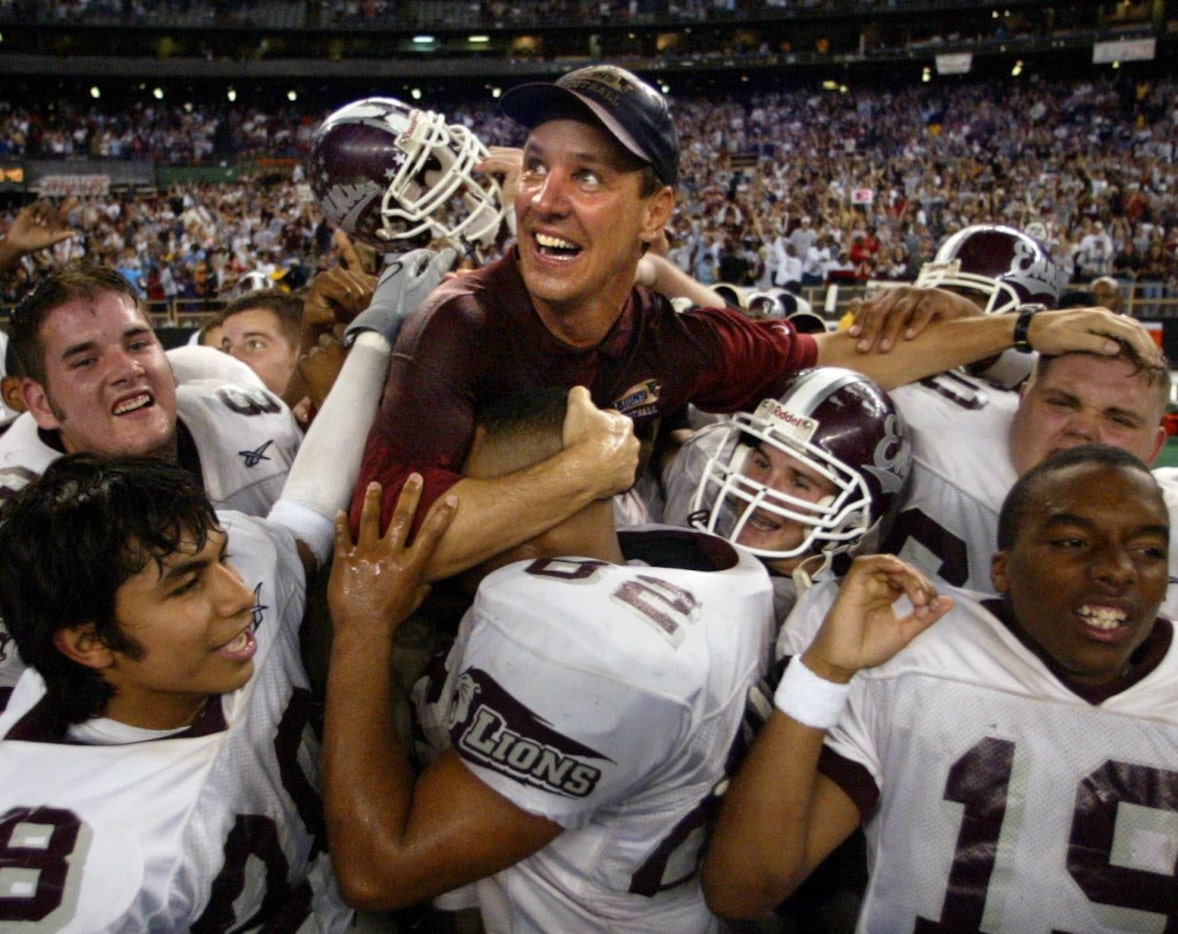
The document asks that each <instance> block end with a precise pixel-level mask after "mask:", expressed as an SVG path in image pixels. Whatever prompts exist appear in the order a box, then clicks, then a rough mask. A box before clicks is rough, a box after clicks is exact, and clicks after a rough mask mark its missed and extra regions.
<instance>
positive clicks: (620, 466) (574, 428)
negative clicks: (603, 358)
mask: <svg viewBox="0 0 1178 934" xmlns="http://www.w3.org/2000/svg"><path fill="white" fill-rule="evenodd" d="M561 440H562V442H563V444H564V447H565V449H566V450H567V449H570V448H574V447H580V448H581V449H582V450H583V451H584V452H585V453H586V454H587V456H588V458H589V461H590V463H591V464H593V465H594V467H593V469H590V470H587V471H586V472H585V479H586V482H588V483H590V484H592V485H594V486H595V487H596V492H597V498H598V499H603V498H605V497H606V496H613V495H614V494H615V493H622V492H624V491H626V490H628V489H630V487H632V486H633V485H634V479H635V476H636V474H637V472H638V459H639V450H640V445H639V443H638V438H637V437H636V436H635V435H634V422H633V421H632V420H631V419H630V418H629V417H628V416H626V415H623V414H622V413H621V412H618V411H617V410H616V409H599V408H598V407H597V406H595V405H594V404H593V400H592V399H591V398H590V396H589V390H588V389H586V388H585V387H584V386H574V387H573V388H572V389H570V390H569V404H568V410H567V412H566V414H565V417H564V427H563V429H562V434H561Z"/></svg>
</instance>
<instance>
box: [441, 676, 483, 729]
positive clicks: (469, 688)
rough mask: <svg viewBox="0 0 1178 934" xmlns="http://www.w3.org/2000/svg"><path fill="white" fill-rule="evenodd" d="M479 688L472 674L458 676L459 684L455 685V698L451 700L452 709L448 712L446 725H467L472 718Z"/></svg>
mask: <svg viewBox="0 0 1178 934" xmlns="http://www.w3.org/2000/svg"><path fill="white" fill-rule="evenodd" d="M478 692H479V686H478V684H477V683H476V682H475V680H474V678H472V677H471V676H470V672H465V673H463V674H461V675H459V676H458V683H457V684H455V685H454V696H453V697H451V698H450V707H449V709H448V710H447V711H446V723H447V724H448V725H450V726H453V725H454V724H455V723H465V722H466V721H467V720H468V719H469V718H470V705H471V704H473V703H474V698H475V695H476V694H478Z"/></svg>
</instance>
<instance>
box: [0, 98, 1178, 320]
mask: <svg viewBox="0 0 1178 934" xmlns="http://www.w3.org/2000/svg"><path fill="white" fill-rule="evenodd" d="M1175 88H1176V85H1175V83H1174V82H1173V81H1170V80H1158V81H1155V82H1152V83H1149V82H1144V81H1141V82H1136V83H1134V82H1121V83H1113V82H1108V83H1098V82H1094V81H1089V80H1080V81H1073V82H1066V83H1065V82H1033V83H1018V82H1004V83H1001V84H992V83H978V82H969V83H961V84H956V85H945V86H936V87H929V86H921V85H917V86H913V87H908V88H897V89H886V90H880V89H849V90H847V91H846V92H845V93H840V92H838V91H833V92H832V91H819V90H815V89H810V88H807V89H798V90H792V91H779V92H773V93H763V94H753V95H750V96H748V97H747V98H745V99H743V100H738V99H736V98H735V97H729V98H727V99H722V100H721V99H714V98H707V97H681V98H677V99H675V100H674V106H673V111H674V113H675V114H676V116H677V121H678V127H679V132H680V136H681V140H682V144H683V159H682V162H683V165H682V171H681V178H682V183H681V185H680V192H679V206H678V210H677V213H676V216H675V218H674V221H673V224H672V229H671V237H670V246H671V254H670V255H671V256H672V258H673V259H674V260H675V261H676V262H677V263H678V264H679V265H680V266H681V267H682V268H684V269H685V270H687V271H689V272H691V273H692V274H693V275H695V276H696V277H697V278H698V279H700V280H701V281H703V282H705V283H714V282H733V283H736V284H745V285H757V286H760V287H767V286H769V285H773V284H778V285H789V284H793V285H796V286H800V287H805V286H814V285H819V284H822V283H823V282H828V281H832V280H848V281H851V282H856V281H858V282H865V281H868V280H874V279H893V280H911V279H912V278H914V277H915V275H916V274H917V272H918V271H919V269H920V267H921V265H922V264H923V263H925V262H927V261H928V260H929V258H930V257H931V256H932V254H933V252H934V251H935V247H936V244H937V243H939V242H940V241H941V240H942V239H943V238H944V237H945V236H946V235H947V234H948V233H950V232H953V231H955V230H958V229H960V228H962V227H964V226H966V225H968V224H972V223H979V222H988V221H998V222H1005V223H1010V224H1013V225H1015V226H1018V227H1021V228H1023V229H1025V230H1027V231H1028V232H1031V233H1033V234H1035V235H1037V236H1039V237H1040V239H1042V240H1044V241H1045V242H1046V243H1047V244H1048V245H1049V247H1050V249H1051V251H1052V254H1053V256H1054V258H1055V260H1056V261H1057V263H1059V265H1060V267H1061V268H1062V269H1063V271H1064V275H1065V277H1066V278H1067V279H1068V280H1069V281H1071V282H1076V283H1080V282H1088V281H1090V280H1091V279H1093V278H1096V277H1098V276H1104V275H1114V276H1116V277H1117V278H1118V279H1120V280H1122V281H1123V282H1126V283H1129V282H1136V283H1137V284H1138V285H1139V290H1138V291H1139V293H1140V294H1143V295H1146V296H1148V297H1162V296H1163V295H1166V294H1171V293H1174V292H1176V291H1178V288H1176V286H1178V283H1176V282H1175V258H1174V257H1175V248H1176V246H1178V168H1176V164H1175V158H1174V157H1175V141H1176V140H1178V107H1176V106H1175V103H1176V102H1175V96H1174V94H1175ZM426 105H427V106H428V103H427V104H426ZM435 106H437V105H435ZM437 109H445V110H446V116H447V118H448V119H449V120H450V121H452V122H461V123H464V124H466V125H467V126H469V127H471V128H472V129H474V130H475V131H476V132H477V133H478V135H479V136H480V137H481V138H482V139H483V140H484V142H486V143H487V144H490V145H496V144H498V145H518V144H519V143H520V141H521V137H520V131H519V129H518V128H517V127H515V126H514V125H513V124H512V123H511V122H510V121H509V120H508V119H507V118H506V117H504V116H503V115H501V114H500V113H498V111H497V109H496V106H495V105H494V103H493V102H488V103H477V104H476V103H469V104H462V103H458V104H450V105H449V106H447V107H445V108H442V107H440V106H437ZM1011 114H1018V115H1019V116H1020V119H1018V120H1011V119H1010V115H1011ZM325 115H326V114H324V113H313V114H312V113H306V112H300V111H299V110H298V109H297V108H296V107H295V106H294V105H292V106H291V108H289V109H287V110H285V111H283V112H280V113H276V114H264V113H261V112H258V111H251V110H248V109H240V110H223V109H222V110H217V109H214V108H208V109H201V108H193V107H188V106H185V107H168V106H165V105H162V104H161V105H159V106H157V107H153V108H140V109H133V110H131V111H129V112H123V113H110V112H107V111H105V110H103V109H102V108H101V107H99V106H97V105H96V106H92V107H89V108H79V107H77V106H76V105H72V106H67V105H65V104H64V103H58V104H56V105H55V106H53V107H40V108H38V107H34V106H31V105H30V106H29V107H27V108H17V109H16V110H14V111H12V112H9V113H8V114H6V115H4V116H3V117H2V118H0V153H2V154H4V155H7V156H11V157H16V158H19V157H26V156H27V157H39V158H42V157H51V156H60V157H62V158H65V159H68V158H70V157H71V156H81V157H87V156H88V157H99V156H101V157H118V156H123V157H133V156H141V157H145V158H151V159H153V160H155V161H157V163H160V164H177V163H183V164H189V163H191V164H202V163H203V164H206V165H207V164H212V163H214V161H215V158H214V157H219V158H220V159H221V161H222V162H228V163H231V164H232V163H237V164H240V163H241V161H242V160H247V159H249V158H251V157H256V156H259V155H266V156H268V157H271V158H283V157H286V158H288V159H289V160H290V162H289V165H290V166H291V168H288V169H284V170H283V171H282V172H281V173H280V174H276V173H274V172H273V171H271V172H269V173H267V174H265V175H264V176H262V175H260V176H257V177H251V178H248V179H246V180H245V181H243V182H237V183H229V184H211V183H202V184H192V185H187V186H176V187H174V188H173V190H171V191H167V192H160V193H155V194H144V193H141V192H113V193H112V194H111V195H109V196H107V197H103V198H99V199H95V200H83V201H81V202H79V204H78V206H77V207H76V208H75V209H74V212H73V214H72V216H71V221H72V223H73V226H75V227H76V228H77V229H79V230H80V231H81V232H82V233H83V236H82V237H81V238H78V239H75V240H72V241H69V242H67V243H64V244H61V245H60V246H59V247H57V248H56V251H55V254H54V255H52V256H48V255H46V256H42V257H41V258H40V259H41V261H42V262H60V261H62V260H65V259H68V258H74V257H76V256H78V255H79V254H81V253H85V254H86V255H88V256H90V257H91V258H94V259H98V260H100V261H102V262H105V263H110V264H112V265H115V266H118V267H119V268H120V269H123V270H124V271H125V272H126V273H127V274H128V275H129V276H131V277H137V282H138V284H140V285H141V286H142V288H143V289H144V291H145V293H146V294H147V296H148V297H149V298H150V299H152V300H153V301H166V302H169V303H172V302H177V301H186V302H188V303H189V304H191V303H192V302H200V301H202V300H210V299H217V298H224V297H226V296H227V295H230V294H232V289H233V288H234V286H235V285H236V283H237V282H238V281H239V279H240V278H241V276H243V275H245V274H246V273H248V272H252V271H259V270H260V271H261V272H262V273H263V274H265V275H268V276H271V277H272V278H273V279H274V281H276V282H280V281H281V282H282V283H283V284H284V285H286V286H287V287H297V286H298V285H301V284H302V283H304V282H305V281H307V280H308V278H309V277H311V276H313V275H314V273H315V271H316V270H317V269H318V268H320V266H321V265H322V264H323V263H324V262H325V260H326V257H327V251H328V249H329V245H330V230H328V229H327V226H326V224H325V223H324V222H323V220H322V217H321V216H320V215H319V212H318V210H317V208H316V207H315V206H314V204H313V200H312V198H311V196H310V192H309V188H308V186H307V185H306V184H305V179H304V176H303V170H302V166H301V161H300V160H301V158H302V156H304V155H305V153H306V151H307V149H308V147H309V144H310V140H311V137H312V134H313V131H314V127H315V126H316V124H317V123H318V121H319V120H320V119H322V117H324V116H325ZM18 206H19V205H17V204H13V205H11V206H10V207H9V209H8V212H7V215H6V217H5V218H4V222H5V223H7V222H8V221H9V220H10V219H11V217H12V216H13V214H14V213H15V211H16V209H17V207H18ZM487 258H489V257H482V259H487ZM31 263H32V261H31V260H29V261H26V265H25V267H24V268H23V270H19V271H18V274H17V275H15V276H12V277H10V278H9V280H8V281H7V282H6V283H5V285H4V294H3V295H2V296H0V299H2V300H3V301H5V302H9V301H12V300H13V299H14V298H16V297H17V296H19V294H21V292H22V291H23V289H24V288H25V287H26V286H27V283H28V281H29V279H30V278H31V277H32V275H34V273H35V271H34V269H33V267H32V265H31ZM799 264H800V270H799V269H798V266H799Z"/></svg>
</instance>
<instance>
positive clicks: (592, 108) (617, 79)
mask: <svg viewBox="0 0 1178 934" xmlns="http://www.w3.org/2000/svg"><path fill="white" fill-rule="evenodd" d="M570 102H576V103H579V104H581V105H582V106H583V107H586V108H588V110H589V112H590V113H592V114H593V116H594V117H596V118H597V119H598V120H599V121H600V122H601V124H602V125H603V126H604V127H605V128H606V129H607V130H609V132H610V134H611V135H612V136H613V137H614V138H615V139H616V140H617V141H618V142H619V143H621V144H622V145H623V146H625V147H626V149H628V150H629V151H630V152H632V153H633V154H634V155H636V156H637V157H638V158H639V159H641V160H642V161H643V162H648V163H650V165H651V167H652V168H653V169H654V171H655V174H656V175H658V177H659V179H660V180H661V181H662V182H663V183H665V184H667V185H675V184H676V183H677V182H678V181H679V134H678V133H677V132H676V131H675V121H674V120H672V119H671V112H670V110H669V109H668V108H667V100H666V98H665V97H663V95H662V94H660V93H659V92H658V91H656V90H655V89H654V88H652V87H651V86H650V85H649V84H647V83H646V82H645V81H643V80H642V79H641V78H639V77H638V76H637V75H634V74H632V73H630V72H628V71H626V69H624V68H618V67H617V66H616V65H590V66H589V67H587V68H578V69H577V70H576V71H570V72H569V73H568V74H567V75H565V76H564V77H563V78H561V79H560V80H558V81H557V82H556V83H555V84H521V85H520V86H519V87H515V88H512V89H511V90H509V91H508V92H507V93H506V94H504V95H503V100H502V102H501V104H500V106H502V108H503V112H504V113H506V114H507V115H508V116H509V117H511V118H512V119H513V120H516V121H518V122H519V123H522V124H523V125H524V126H526V127H528V128H529V129H531V128H532V127H534V126H536V125H537V124H539V123H542V122H544V121H545V120H548V119H551V118H552V115H553V113H554V112H559V111H558V110H557V108H558V107H559V105H561V104H564V105H567V104H569V103H570Z"/></svg>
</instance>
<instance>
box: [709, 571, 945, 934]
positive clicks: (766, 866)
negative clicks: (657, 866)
mask: <svg viewBox="0 0 1178 934" xmlns="http://www.w3.org/2000/svg"><path fill="white" fill-rule="evenodd" d="M901 596H905V597H907V598H908V600H909V602H910V603H911V605H912V608H911V612H908V613H904V614H900V615H898V614H897V613H896V611H895V604H896V601H897V600H899V598H900V597H901ZM951 605H952V601H951V600H950V599H949V598H947V597H944V596H937V594H936V591H935V589H934V588H933V587H932V586H931V585H930V584H929V582H928V581H927V579H926V578H925V577H924V576H923V575H922V574H920V573H918V572H917V571H915V570H914V569H913V568H911V567H909V566H908V565H906V564H904V563H903V562H902V561H900V560H898V559H897V558H894V557H892V556H890V555H869V556H865V557H859V558H856V559H855V562H854V564H853V565H852V567H851V570H850V572H849V573H848V575H847V577H846V580H845V581H844V582H843V586H842V588H841V589H840V591H839V596H838V597H837V598H836V600H835V602H834V604H833V605H832V606H831V608H830V610H829V611H828V612H827V615H826V619H825V620H824V621H823V624H822V627H821V629H820V630H819V631H818V634H817V635H816V636H815V637H814V640H813V642H812V643H811V644H810V646H809V647H808V648H807V649H806V651H805V652H804V653H803V654H802V656H801V657H800V658H795V659H794V660H793V661H792V662H791V663H790V665H789V667H788V668H787V669H786V674H785V677H784V678H783V679H782V682H781V684H780V686H779V687H778V690H777V693H776V696H775V697H774V705H775V707H776V710H775V711H774V713H773V715H772V716H771V717H770V719H769V721H768V722H767V723H766V725H765V727H764V729H763V730H762V732H761V733H760V735H759V736H758V737H757V740H756V742H755V743H754V744H753V748H752V750H751V751H750V753H749V756H748V758H747V759H746V760H745V762H744V764H743V765H742V766H741V768H740V770H739V772H738V773H737V775H736V777H735V778H734V779H733V781H732V785H731V786H730V787H729V789H728V791H727V792H726V794H725V796H724V801H723V805H722V808H721V812H720V819H719V822H718V824H717V826H716V829H715V831H714V833H713V836H712V840H711V843H710V844H709V847H708V852H707V856H706V857H705V860H704V867H703V884H704V892H705V894H706V895H707V898H708V904H709V906H710V907H711V909H712V910H713V911H715V912H716V913H717V914H719V915H721V916H725V917H733V918H753V917H759V916H761V915H763V914H766V913H767V912H769V911H771V910H772V909H773V908H774V906H776V905H778V904H779V903H780V902H781V901H782V899H784V898H785V897H786V896H787V895H788V894H789V893H790V892H792V891H793V890H794V889H795V888H796V887H797V886H798V884H800V883H801V882H802V880H804V879H805V878H806V876H808V875H809V874H810V872H811V871H812V870H813V869H814V867H815V866H817V865H818V864H819V863H820V862H821V861H822V860H823V859H824V858H825V857H826V856H827V855H828V854H829V853H830V852H832V851H833V850H834V848H835V847H837V846H838V844H839V843H841V842H842V841H843V840H845V839H846V838H847V836H848V835H849V834H850V833H851V832H852V831H853V830H854V829H855V827H856V826H857V825H858V824H859V821H860V817H859V812H858V810H857V808H856V806H855V804H854V803H853V802H852V800H851V799H850V798H849V797H848V796H847V795H846V793H844V792H843V791H842V790H841V789H840V788H839V787H838V785H836V784H835V783H834V782H833V781H831V780H830V779H828V778H826V777H825V776H823V775H821V774H820V773H819V772H818V755H819V753H820V752H821V749H822V743H823V740H824V739H825V736H826V731H827V730H828V729H829V728H830V727H832V726H834V724H835V723H836V722H837V720H838V718H839V716H840V714H841V712H842V709H843V706H844V705H845V703H846V699H847V695H848V693H849V690H850V680H851V678H852V677H854V675H855V673H856V672H858V671H860V670H861V669H863V668H870V667H874V666H875V665H879V664H882V663H883V662H885V661H887V660H888V659H889V658H891V657H892V656H893V655H895V654H896V653H897V652H898V651H900V649H902V648H903V647H904V646H906V645H907V644H908V643H909V642H911V641H912V639H914V638H915V637H916V636H917V635H919V634H920V633H921V632H923V631H924V630H925V629H927V628H928V627H929V626H931V625H932V624H933V623H934V622H936V621H937V620H938V619H940V617H941V616H943V615H944V614H945V613H946V612H947V611H948V609H949V607H950V606H951Z"/></svg>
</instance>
